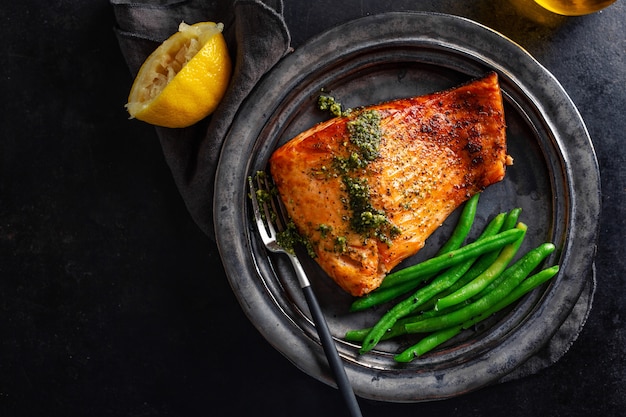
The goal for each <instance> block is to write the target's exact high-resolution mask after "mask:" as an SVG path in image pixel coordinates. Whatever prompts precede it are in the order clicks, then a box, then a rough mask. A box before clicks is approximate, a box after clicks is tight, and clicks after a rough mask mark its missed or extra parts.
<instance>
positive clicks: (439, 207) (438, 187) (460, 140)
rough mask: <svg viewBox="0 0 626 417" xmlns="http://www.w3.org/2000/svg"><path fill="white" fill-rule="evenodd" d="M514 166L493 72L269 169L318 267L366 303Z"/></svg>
mask: <svg viewBox="0 0 626 417" xmlns="http://www.w3.org/2000/svg"><path fill="white" fill-rule="evenodd" d="M511 161H512V159H511V158H510V157H509V156H508V155H507V150H506V137H505V120H504V110H503V104H502V96H501V92H500V87H499V84H498V78H497V75H496V74H495V73H490V74H487V75H486V76H484V77H483V78H480V79H476V80H473V81H471V82H469V83H467V84H464V85H461V86H459V87H456V88H453V89H450V90H446V91H442V92H438V93H433V94H429V95H425V96H420V97H415V98H406V99H398V100H394V101H389V102H386V103H382V104H378V105H374V106H369V107H363V108H359V109H356V110H353V111H352V112H350V113H349V114H348V115H346V116H340V117H335V118H333V119H330V120H328V121H325V122H322V123H320V124H318V125H316V126H314V127H312V128H311V129H309V130H306V131H304V132H302V133H300V134H299V135H298V136H296V137H295V138H293V139H291V140H290V141H289V142H287V143H286V144H284V145H283V146H281V147H280V148H278V149H277V150H276V151H274V153H273V154H272V156H271V157H270V160H269V169H270V173H271V176H272V178H273V180H274V183H275V185H276V187H277V189H278V193H279V195H280V198H281V200H282V202H283V203H284V206H285V208H286V210H287V213H288V215H289V217H290V218H291V220H292V221H293V222H294V224H295V226H296V228H297V231H298V233H299V234H300V235H301V236H302V237H303V238H305V239H306V240H307V241H308V242H309V243H310V244H311V247H312V249H313V250H314V252H315V255H316V257H315V259H316V261H317V263H318V264H319V265H320V266H321V268H322V269H323V270H324V271H325V272H326V273H327V274H328V275H329V276H330V277H331V278H332V279H333V280H334V281H335V282H336V283H337V284H338V285H339V286H340V287H341V288H343V289H344V290H345V291H347V292H348V293H350V294H352V295H354V296H362V295H365V294H367V293H369V292H371V291H373V290H374V289H376V288H378V286H379V285H380V283H381V282H382V280H383V279H384V277H385V275H386V274H387V273H389V272H390V271H391V270H392V269H393V268H394V267H395V266H396V265H398V264H399V263H400V262H401V261H402V260H404V259H406V258H407V257H409V256H412V255H414V254H415V253H417V252H418V251H419V250H420V249H421V248H422V247H423V246H424V244H425V241H426V239H427V238H428V237H429V236H430V235H431V234H432V233H433V232H434V231H435V230H436V229H437V228H438V227H440V226H441V224H442V223H443V222H444V220H445V219H446V218H447V217H448V216H449V215H450V214H451V213H452V212H453V211H454V210H455V209H456V208H457V207H458V206H459V205H461V204H462V203H463V202H465V201H466V200H468V199H469V198H470V197H471V196H472V195H474V194H476V193H479V192H481V191H482V190H484V189H485V188H486V187H487V186H489V185H491V184H494V183H496V182H498V181H500V180H502V179H503V178H504V175H505V169H506V165H508V164H510V163H511Z"/></svg>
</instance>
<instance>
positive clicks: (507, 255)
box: [435, 223, 528, 310]
mask: <svg viewBox="0 0 626 417" xmlns="http://www.w3.org/2000/svg"><path fill="white" fill-rule="evenodd" d="M517 228H518V229H521V230H523V231H524V235H522V236H521V237H520V238H519V239H517V240H516V241H515V242H513V243H509V244H508V245H506V246H505V247H504V248H502V251H501V252H500V254H499V255H498V257H497V258H496V260H495V261H494V262H493V263H492V264H491V265H490V266H489V267H488V268H487V269H486V270H485V271H484V272H483V273H482V274H480V275H479V276H478V277H476V278H475V279H473V280H472V281H471V282H468V283H467V284H466V285H464V286H463V287H462V288H460V289H458V290H457V291H455V292H453V293H452V294H450V295H447V296H445V297H443V298H440V299H439V300H438V301H437V304H435V310H443V309H446V308H448V307H450V306H452V305H455V304H458V303H460V302H463V301H465V300H467V299H469V298H471V297H473V296H474V295H476V294H478V293H479V292H480V291H482V290H483V289H484V288H485V287H486V286H487V285H489V283H491V282H493V281H494V280H495V279H496V278H497V277H499V276H500V275H501V274H502V272H504V270H505V269H506V268H507V266H508V265H509V263H510V262H511V261H512V260H513V258H514V257H515V254H516V253H517V251H518V249H519V247H520V246H521V244H522V242H523V241H524V236H525V233H526V230H527V229H528V227H527V226H526V225H525V224H524V223H519V224H518V225H517Z"/></svg>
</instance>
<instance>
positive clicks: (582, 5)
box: [535, 0, 616, 16]
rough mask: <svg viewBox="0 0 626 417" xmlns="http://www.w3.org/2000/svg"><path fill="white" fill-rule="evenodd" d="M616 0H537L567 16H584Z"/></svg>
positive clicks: (540, 3) (541, 4) (536, 0)
mask: <svg viewBox="0 0 626 417" xmlns="http://www.w3.org/2000/svg"><path fill="white" fill-rule="evenodd" d="M615 1H616V0H535V2H536V3H537V4H539V5H540V6H542V7H544V8H546V9H548V10H550V11H551V12H554V13H558V14H562V15H565V16H582V15H585V14H590V13H594V12H597V11H599V10H602V9H604V8H605V7H608V6H610V5H611V4H613V3H615Z"/></svg>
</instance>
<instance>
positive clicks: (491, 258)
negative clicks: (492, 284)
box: [422, 208, 522, 310]
mask: <svg viewBox="0 0 626 417" xmlns="http://www.w3.org/2000/svg"><path fill="white" fill-rule="evenodd" d="M521 213H522V209H521V208H514V209H512V210H511V211H509V212H508V213H506V217H505V219H504V222H503V223H502V227H501V229H500V232H504V231H505V230H510V229H512V228H514V227H515V225H516V224H517V221H518V219H519V216H520V214H521ZM499 254H500V251H498V250H495V251H493V252H489V253H485V254H483V255H481V256H480V257H478V259H477V260H476V262H474V265H472V267H471V268H470V270H469V271H467V273H466V274H465V275H464V276H463V277H462V278H461V279H460V280H458V281H457V282H455V283H454V285H452V286H451V287H450V288H448V289H447V290H446V291H444V292H442V296H444V297H445V296H446V295H448V294H452V293H453V292H455V291H457V290H458V289H459V288H461V287H463V286H464V285H465V284H467V283H468V282H470V281H472V280H473V279H475V278H476V277H477V276H479V275H480V274H482V273H483V272H485V270H486V269H487V268H489V266H490V265H491V264H493V263H494V262H495V261H496V258H497V257H498V256H499ZM436 302H437V300H436V299H432V300H431V301H429V302H428V303H426V305H424V306H422V307H423V309H424V310H428V309H430V308H434V307H435V304H436Z"/></svg>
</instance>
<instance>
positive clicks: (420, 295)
mask: <svg viewBox="0 0 626 417" xmlns="http://www.w3.org/2000/svg"><path fill="white" fill-rule="evenodd" d="M471 266H472V264H471V263H470V262H464V263H461V264H459V265H456V266H455V267H453V268H450V269H449V270H448V271H446V272H445V273H443V274H442V275H440V276H439V277H437V279H435V280H434V281H433V282H432V283H430V284H429V285H427V286H425V287H423V288H420V289H419V290H417V291H416V292H415V293H414V294H413V295H412V296H411V297H409V298H407V299H405V300H403V301H401V302H399V303H398V304H396V305H395V306H393V307H392V308H391V309H390V310H389V311H388V312H387V313H385V314H384V315H383V316H382V317H381V318H380V320H379V321H378V322H377V323H376V324H375V325H374V327H373V328H372V330H371V331H370V332H369V333H368V335H367V336H366V337H365V339H364V341H363V345H362V346H361V349H360V350H359V352H360V353H365V352H368V351H370V350H372V348H374V346H376V345H377V344H378V342H379V341H380V339H381V338H382V337H383V336H384V335H385V333H387V331H388V330H389V328H391V327H392V326H393V325H394V324H395V323H396V321H398V319H400V318H402V317H404V316H406V315H407V314H409V313H411V312H413V311H415V310H416V309H417V308H418V307H419V306H420V305H422V304H424V303H425V302H426V301H428V300H430V299H431V298H432V297H434V296H435V295H437V294H438V293H439V292H441V291H442V290H443V289H445V288H447V287H449V286H450V285H452V284H453V283H454V282H455V281H456V280H458V279H459V278H461V277H462V276H463V274H465V272H467V270H468V269H469V268H470V267H471Z"/></svg>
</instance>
